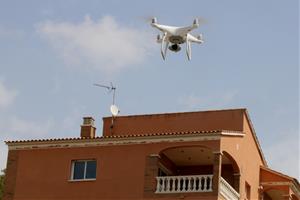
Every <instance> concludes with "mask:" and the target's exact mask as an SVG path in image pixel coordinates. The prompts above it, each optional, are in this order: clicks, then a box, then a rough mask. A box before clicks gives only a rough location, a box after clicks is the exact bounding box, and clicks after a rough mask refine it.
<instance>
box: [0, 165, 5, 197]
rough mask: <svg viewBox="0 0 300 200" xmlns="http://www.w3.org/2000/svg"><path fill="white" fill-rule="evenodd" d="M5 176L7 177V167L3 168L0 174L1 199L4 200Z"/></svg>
mask: <svg viewBox="0 0 300 200" xmlns="http://www.w3.org/2000/svg"><path fill="white" fill-rule="evenodd" d="M4 177H5V169H3V170H2V171H1V174H0V200H2V197H3V193H4Z"/></svg>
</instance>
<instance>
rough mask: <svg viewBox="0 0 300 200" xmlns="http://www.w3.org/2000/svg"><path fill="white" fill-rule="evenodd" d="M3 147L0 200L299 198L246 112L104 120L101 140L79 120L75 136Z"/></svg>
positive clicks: (294, 183) (294, 184)
mask: <svg viewBox="0 0 300 200" xmlns="http://www.w3.org/2000/svg"><path fill="white" fill-rule="evenodd" d="M6 144H7V145H8V149H9V152H8V161H7V178H6V180H5V193H4V200H52V199H59V200H67V199H68V200H69V199H72V200H87V199H88V200H96V199H104V200H116V199H122V200H129V199H139V200H142V199H146V200H171V199H185V200H192V199H193V200H196V199H201V200H237V199H243V200H245V199H251V200H281V199H289V200H296V199H297V200H300V186H299V182H298V181H297V180H296V179H294V178H292V177H289V176H287V175H284V174H282V173H279V172H276V171H274V170H272V169H270V168H269V167H268V165H267V162H266V159H265V157H264V154H263V152H262V149H261V146H260V144H259V141H258V139H257V136H256V133H255V130H254V128H253V125H252V123H251V120H250V118H249V115H248V112H247V110H246V109H230V110H213V111H200V112H183V113H165V114H150V115H133V116H118V117H114V118H112V117H105V118H103V135H102V136H96V128H95V126H94V120H93V118H92V117H85V118H84V120H83V124H82V125H81V132H80V137H78V138H61V139H41V140H27V141H7V142H6ZM274 156H276V154H274Z"/></svg>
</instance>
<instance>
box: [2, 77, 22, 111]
mask: <svg viewBox="0 0 300 200" xmlns="http://www.w3.org/2000/svg"><path fill="white" fill-rule="evenodd" d="M17 94H18V92H17V91H16V90H12V89H8V88H7V87H6V86H5V85H4V84H3V83H2V82H1V81H0V108H6V107H8V106H10V105H11V104H12V103H13V101H14V100H15V97H16V96H17Z"/></svg>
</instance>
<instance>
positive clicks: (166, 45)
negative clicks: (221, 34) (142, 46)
mask: <svg viewBox="0 0 300 200" xmlns="http://www.w3.org/2000/svg"><path fill="white" fill-rule="evenodd" d="M151 26H152V27H154V28H157V29H158V30H160V31H161V32H162V35H158V36H157V42H158V43H161V55H162V57H163V59H164V60H165V59H166V53H167V49H169V50H171V51H174V52H178V51H180V50H181V47H180V45H181V44H183V43H186V55H187V57H188V60H191V58H192V49H191V43H192V42H194V43H199V44H201V43H203V40H202V35H199V36H197V37H195V36H193V35H192V34H190V32H191V31H192V30H194V29H196V28H198V27H199V22H198V19H195V20H194V22H193V24H192V25H191V26H186V27H176V26H166V25H162V24H158V23H157V20H156V18H153V19H152V21H151Z"/></svg>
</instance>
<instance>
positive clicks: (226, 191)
mask: <svg viewBox="0 0 300 200" xmlns="http://www.w3.org/2000/svg"><path fill="white" fill-rule="evenodd" d="M220 194H221V195H222V196H223V197H224V198H225V199H230V200H239V199H240V194H239V193H237V192H236V191H235V189H234V188H233V187H231V185H229V183H227V182H226V181H225V179H223V178H222V177H221V180H220Z"/></svg>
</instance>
